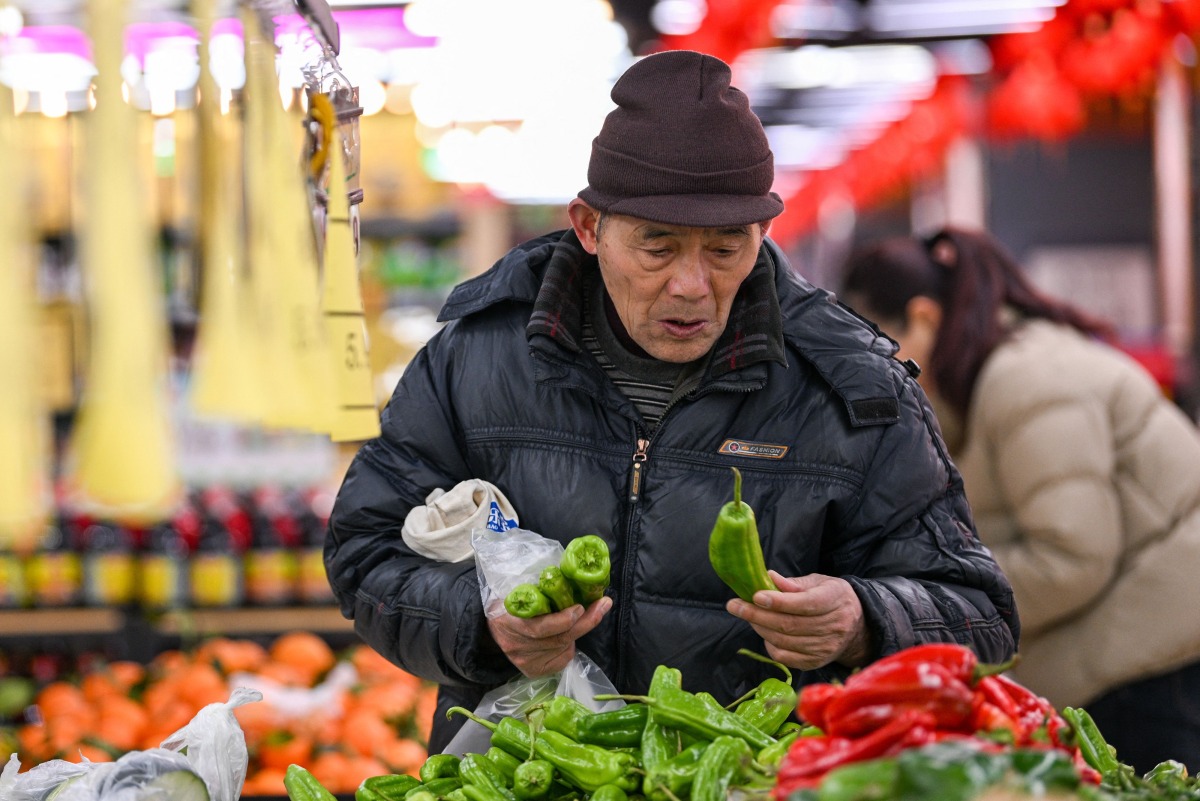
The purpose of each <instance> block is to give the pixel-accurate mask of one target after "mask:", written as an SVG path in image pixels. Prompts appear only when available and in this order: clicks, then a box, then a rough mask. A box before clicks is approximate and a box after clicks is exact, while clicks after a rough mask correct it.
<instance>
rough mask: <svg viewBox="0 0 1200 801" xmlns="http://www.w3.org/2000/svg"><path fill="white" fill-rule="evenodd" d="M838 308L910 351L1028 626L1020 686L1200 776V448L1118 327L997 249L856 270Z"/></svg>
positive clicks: (937, 240)
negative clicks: (1056, 294)
mask: <svg viewBox="0 0 1200 801" xmlns="http://www.w3.org/2000/svg"><path fill="white" fill-rule="evenodd" d="M843 284H844V286H843V300H845V301H846V302H847V303H848V304H849V305H851V306H853V307H854V308H856V309H857V310H858V311H859V312H861V313H862V314H864V315H865V316H867V317H869V318H871V319H874V320H876V321H877V322H878V323H879V324H880V325H881V326H882V328H883V329H884V330H886V331H887V332H888V333H889V334H891V335H893V336H894V337H896V339H897V341H898V342H899V343H900V346H901V349H900V352H899V353H898V354H897V357H898V358H901V359H905V358H912V359H914V360H915V361H917V362H918V363H919V364H920V365H921V366H922V367H923V368H925V369H924V372H923V374H922V376H921V383H922V385H923V386H924V387H925V389H926V391H927V393H928V394H929V395H930V398H931V400H932V401H933V403H934V406H935V408H936V409H937V412H938V420H939V422H940V425H941V427H942V433H943V436H944V438H945V440H946V442H947V445H948V447H949V448H950V452H951V455H952V456H953V458H954V461H955V463H956V464H957V465H958V467H959V469H960V470H961V472H962V476H963V482H964V484H965V487H966V492H967V497H968V499H969V501H970V503H971V508H972V511H973V513H974V517H975V522H976V525H977V527H978V530H979V535H980V538H981V539H982V540H983V542H984V543H985V544H986V545H988V546H989V547H990V548H991V550H992V551H993V553H994V555H995V557H996V561H997V562H999V564H1000V566H1001V568H1003V570H1004V572H1005V574H1006V575H1007V577H1008V579H1009V580H1010V581H1011V582H1012V585H1013V589H1014V591H1015V595H1016V600H1017V608H1018V610H1019V612H1020V615H1021V623H1022V635H1021V642H1020V646H1019V651H1018V653H1019V655H1020V663H1019V664H1018V666H1017V668H1016V669H1015V670H1014V671H1013V675H1014V677H1015V678H1016V679H1017V680H1018V681H1020V682H1021V683H1023V684H1025V685H1026V686H1028V687H1030V688H1032V689H1033V690H1035V691H1036V692H1038V693H1040V694H1042V695H1044V696H1046V697H1047V698H1048V699H1049V700H1050V701H1051V702H1053V703H1054V704H1055V706H1058V707H1060V708H1061V707H1062V706H1067V705H1071V706H1085V707H1086V708H1087V709H1088V710H1089V712H1091V713H1092V715H1093V716H1094V717H1095V718H1096V720H1097V722H1098V723H1099V725H1100V728H1101V731H1103V732H1104V734H1105V735H1106V737H1108V739H1109V740H1110V742H1111V743H1112V744H1113V745H1115V746H1116V748H1117V752H1118V756H1119V757H1120V758H1121V759H1122V760H1123V761H1125V762H1129V763H1131V764H1133V765H1134V766H1135V767H1137V768H1138V769H1139V770H1141V771H1145V770H1148V769H1149V768H1151V767H1153V766H1154V765H1155V764H1157V763H1158V762H1159V761H1161V760H1164V759H1177V760H1179V761H1181V762H1184V763H1185V764H1187V765H1188V767H1189V768H1190V769H1192V770H1193V771H1194V770H1197V769H1200V432H1198V431H1197V429H1196V426H1195V425H1194V424H1193V423H1192V421H1191V420H1189V419H1188V418H1187V416H1186V415H1184V414H1183V413H1182V411H1180V409H1179V408H1178V407H1177V406H1175V405H1174V404H1173V403H1171V402H1170V401H1169V400H1168V399H1167V398H1165V397H1164V396H1163V394H1162V392H1161V391H1160V390H1159V388H1158V386H1157V385H1156V384H1155V383H1154V381H1153V380H1152V379H1151V378H1150V376H1149V375H1148V374H1147V373H1146V372H1145V371H1144V370H1143V369H1142V368H1141V367H1140V366H1139V365H1138V364H1137V363H1136V362H1134V361H1133V360H1132V359H1131V358H1129V357H1128V356H1126V355H1125V354H1124V353H1122V352H1121V351H1119V350H1117V349H1116V348H1114V347H1112V346H1111V345H1109V344H1105V342H1104V341H1102V340H1103V338H1104V337H1105V336H1106V335H1107V334H1108V329H1107V328H1106V326H1104V324H1102V323H1100V322H1098V321H1096V320H1093V319H1091V318H1089V317H1088V316H1087V315H1085V314H1084V313H1082V312H1080V311H1079V310H1076V309H1074V308H1072V307H1070V306H1069V305H1067V304H1064V303H1061V302H1059V301H1056V300H1052V299H1050V298H1047V297H1045V296H1043V295H1041V294H1039V293H1038V292H1037V291H1036V290H1035V289H1034V288H1033V287H1032V286H1031V285H1030V284H1029V282H1028V281H1027V280H1026V279H1025V278H1024V276H1023V274H1022V273H1021V271H1020V268H1019V267H1018V266H1017V265H1016V264H1015V263H1014V262H1013V260H1012V259H1011V258H1010V257H1009V256H1008V255H1007V254H1006V253H1005V252H1004V250H1003V248H1002V247H1001V246H1000V245H999V244H998V243H997V242H996V241H995V240H994V239H993V238H992V237H990V236H988V235H986V234H983V233H978V232H969V231H963V230H954V229H951V230H946V231H943V232H940V233H939V234H937V235H936V236H934V237H931V238H929V239H927V240H920V239H915V238H896V239H890V240H885V241H883V242H881V243H878V244H876V245H874V246H871V247H868V248H865V249H862V250H860V251H858V252H857V253H856V254H854V255H853V256H852V257H851V260H850V263H849V264H848V267H847V272H846V274H845V276H844V281H843Z"/></svg>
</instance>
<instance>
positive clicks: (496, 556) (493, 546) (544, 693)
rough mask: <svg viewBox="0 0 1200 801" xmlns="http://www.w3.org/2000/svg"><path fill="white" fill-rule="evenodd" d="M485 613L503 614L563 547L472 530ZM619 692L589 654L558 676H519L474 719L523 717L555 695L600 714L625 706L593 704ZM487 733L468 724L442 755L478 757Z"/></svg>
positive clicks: (522, 532)
mask: <svg viewBox="0 0 1200 801" xmlns="http://www.w3.org/2000/svg"><path fill="white" fill-rule="evenodd" d="M471 544H472V546H473V547H474V549H475V565H476V568H477V572H478V575H479V591H480V594H481V595H482V597H483V610H484V614H486V615H487V616H488V617H489V618H494V617H498V616H500V615H502V614H504V612H505V610H504V596H505V595H507V594H508V593H509V591H511V590H512V588H513V587H515V586H517V585H518V584H523V583H530V584H536V583H537V578H538V574H539V573H540V572H541V570H542V568H544V567H547V566H549V565H557V564H558V563H559V562H560V561H562V555H563V546H562V543H560V542H558V541H557V540H551V539H548V538H546V537H543V536H541V535H540V534H536V533H534V532H532V531H529V530H527V529H522V528H513V529H508V530H505V531H497V530H495V529H490V528H489V529H476V530H475V531H473V532H472V533H471ZM616 692H617V689H616V687H614V686H613V683H612V682H611V681H610V680H609V678H608V677H607V676H605V675H604V671H602V670H601V669H600V668H599V666H597V665H596V663H595V662H593V661H592V660H591V659H590V658H589V657H588V656H587V654H585V653H583V652H582V651H579V650H576V651H575V656H574V657H573V658H572V659H571V661H570V662H569V663H568V664H567V666H566V667H565V668H563V669H562V670H561V671H559V672H558V673H555V674H553V675H550V676H540V677H538V678H536V679H531V678H528V677H526V676H518V677H517V678H515V679H513V680H512V681H510V682H508V683H507V684H502V685H500V686H499V687H497V688H495V689H494V690H491V691H490V692H488V693H487V694H485V695H484V696H483V698H481V699H480V701H479V704H478V705H477V706H476V707H475V714H476V715H477V716H479V717H481V718H483V719H484V720H490V721H497V720H500V719H501V718H502V717H518V718H519V717H522V716H523V715H525V714H526V713H527V712H528V711H529V710H530V709H532V708H533V707H535V706H537V705H538V704H541V703H545V702H546V701H549V700H550V699H551V698H553V697H554V696H556V695H566V696H570V697H571V698H574V699H576V700H578V701H579V702H581V703H583V704H584V705H586V706H587V707H589V708H590V709H594V710H596V711H598V712H599V711H603V710H606V709H615V708H617V707H621V706H624V705H625V702H624V701H621V700H612V701H597V700H596V699H595V697H594V696H597V695H605V694H616ZM490 738H491V732H489V731H488V729H487V728H486V727H485V726H482V725H480V724H478V723H476V722H475V721H473V720H468V721H467V722H466V723H465V724H464V725H463V727H462V728H461V729H459V731H458V733H457V734H455V735H454V737H453V738H452V739H451V740H450V742H449V743H448V744H447V745H446V748H445V750H444V752H443V753H447V754H456V755H458V756H462V755H463V754H466V753H478V754H482V753H483V752H484V751H486V750H487V749H488V746H489V744H490V742H489V741H490Z"/></svg>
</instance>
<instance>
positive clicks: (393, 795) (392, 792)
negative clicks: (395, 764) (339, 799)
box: [354, 773, 421, 801]
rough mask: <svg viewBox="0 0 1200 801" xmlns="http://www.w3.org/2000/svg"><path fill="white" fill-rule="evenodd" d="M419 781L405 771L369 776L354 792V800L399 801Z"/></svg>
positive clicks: (418, 783)
mask: <svg viewBox="0 0 1200 801" xmlns="http://www.w3.org/2000/svg"><path fill="white" fill-rule="evenodd" d="M420 784H421V782H420V780H419V779H417V777H415V776H409V775H408V774H407V773H392V774H388V775H386V776H370V777H368V778H366V779H363V780H362V784H360V785H359V786H358V789H357V790H356V791H355V792H354V798H355V801H400V799H402V798H404V794H405V793H407V792H408V791H409V790H411V789H413V788H414V787H418V786H420Z"/></svg>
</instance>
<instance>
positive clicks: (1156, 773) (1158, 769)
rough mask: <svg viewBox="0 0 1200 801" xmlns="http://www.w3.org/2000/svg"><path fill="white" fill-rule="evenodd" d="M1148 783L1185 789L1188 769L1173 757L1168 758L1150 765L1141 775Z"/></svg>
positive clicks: (1171, 788)
mask: <svg viewBox="0 0 1200 801" xmlns="http://www.w3.org/2000/svg"><path fill="white" fill-rule="evenodd" d="M1142 778H1144V779H1145V780H1146V781H1147V782H1149V783H1150V784H1154V785H1157V786H1159V787H1165V788H1167V789H1170V790H1186V789H1188V780H1187V778H1188V770H1187V766H1186V765H1184V764H1183V763H1182V762H1176V761H1175V760H1174V759H1168V760H1166V761H1165V762H1159V763H1158V764H1157V765H1155V766H1154V767H1152V768H1151V769H1150V770H1148V771H1147V772H1146V775H1145V776H1143V777H1142Z"/></svg>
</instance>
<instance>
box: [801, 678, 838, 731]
mask: <svg viewBox="0 0 1200 801" xmlns="http://www.w3.org/2000/svg"><path fill="white" fill-rule="evenodd" d="M845 690H846V688H845V687H843V686H842V685H840V684H826V683H824V682H822V683H818V684H806V685H804V686H803V687H801V688H800V702H799V704H797V705H796V712H797V714H798V715H799V716H800V719H801V720H802V721H804V722H805V723H808V724H811V725H813V726H816V727H817V728H818V729H820V730H821V731H825V707H827V706H829V702H830V701H832V700H833V699H834V698H836V697H837V696H838V695H840V694H841V693H843V692H845Z"/></svg>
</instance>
